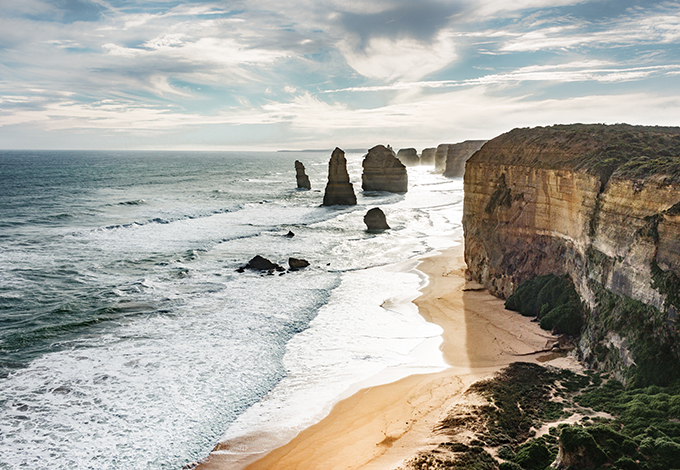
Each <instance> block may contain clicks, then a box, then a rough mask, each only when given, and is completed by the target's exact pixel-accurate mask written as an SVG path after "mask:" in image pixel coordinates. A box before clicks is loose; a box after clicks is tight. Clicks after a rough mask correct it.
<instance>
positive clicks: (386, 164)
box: [361, 145, 408, 193]
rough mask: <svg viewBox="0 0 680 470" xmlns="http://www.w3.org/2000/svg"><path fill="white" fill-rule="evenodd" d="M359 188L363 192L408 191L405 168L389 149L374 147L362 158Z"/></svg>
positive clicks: (381, 146) (380, 146) (382, 146)
mask: <svg viewBox="0 0 680 470" xmlns="http://www.w3.org/2000/svg"><path fill="white" fill-rule="evenodd" d="M362 166H363V168H364V172H363V174H362V176H361V181H362V183H361V188H362V189H363V190H364V191H388V192H391V193H405V192H407V191H408V174H407V173H406V167H405V166H404V164H403V163H401V162H400V161H399V159H398V158H397V157H396V155H395V154H394V151H393V150H392V149H391V148H388V147H385V146H384V145H376V146H375V147H373V148H372V149H370V150H369V151H368V153H367V154H366V155H365V156H364V161H363V164H362Z"/></svg>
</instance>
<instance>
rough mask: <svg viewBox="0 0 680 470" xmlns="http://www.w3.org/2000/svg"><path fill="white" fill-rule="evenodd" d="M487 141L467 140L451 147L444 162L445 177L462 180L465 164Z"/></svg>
mask: <svg viewBox="0 0 680 470" xmlns="http://www.w3.org/2000/svg"><path fill="white" fill-rule="evenodd" d="M485 142H486V140H466V141H465V142H461V143H459V144H452V145H449V147H448V149H447V152H446V161H445V162H444V170H443V171H444V176H446V177H448V178H460V177H461V176H463V173H465V162H466V161H467V160H468V158H470V157H471V156H472V154H473V153H475V152H476V151H477V150H479V149H480V148H481V147H482V145H484V143H485Z"/></svg>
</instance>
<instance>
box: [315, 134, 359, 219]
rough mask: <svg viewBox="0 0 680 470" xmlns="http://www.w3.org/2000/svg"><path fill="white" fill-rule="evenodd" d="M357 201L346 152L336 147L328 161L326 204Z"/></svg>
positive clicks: (346, 203)
mask: <svg viewBox="0 0 680 470" xmlns="http://www.w3.org/2000/svg"><path fill="white" fill-rule="evenodd" d="M356 203H357V197H356V195H355V194H354V187H353V186H352V183H350V182H349V173H347V159H346V158H345V152H343V151H342V150H341V149H339V148H337V147H336V148H335V150H333V153H332V154H331V159H330V161H329V162H328V183H327V184H326V192H325V193H324V195H323V205H324V206H334V205H341V206H353V205H355V204H356Z"/></svg>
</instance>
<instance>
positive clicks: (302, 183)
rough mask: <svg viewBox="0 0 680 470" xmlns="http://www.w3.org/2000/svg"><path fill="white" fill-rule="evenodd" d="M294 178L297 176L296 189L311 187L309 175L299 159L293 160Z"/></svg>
mask: <svg viewBox="0 0 680 470" xmlns="http://www.w3.org/2000/svg"><path fill="white" fill-rule="evenodd" d="M295 178H297V187H298V189H312V184H311V183H310V182H309V176H307V174H306V173H305V166H304V165H303V164H302V162H301V161H299V160H295Z"/></svg>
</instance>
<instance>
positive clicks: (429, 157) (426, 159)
mask: <svg viewBox="0 0 680 470" xmlns="http://www.w3.org/2000/svg"><path fill="white" fill-rule="evenodd" d="M436 153H437V149H436V148H434V147H433V148H427V149H423V151H422V152H421V153H420V164H421V165H429V166H432V165H434V157H435V155H436Z"/></svg>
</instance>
